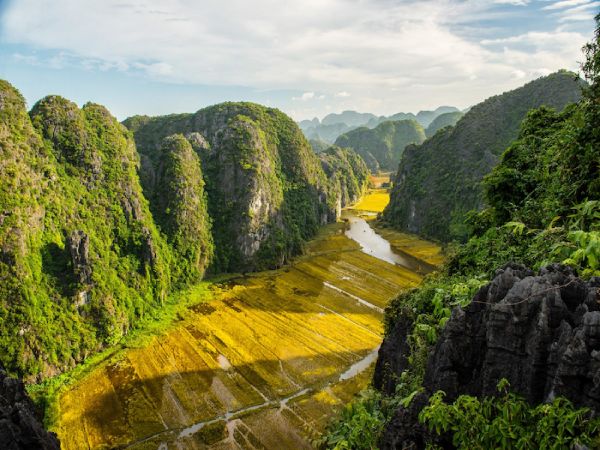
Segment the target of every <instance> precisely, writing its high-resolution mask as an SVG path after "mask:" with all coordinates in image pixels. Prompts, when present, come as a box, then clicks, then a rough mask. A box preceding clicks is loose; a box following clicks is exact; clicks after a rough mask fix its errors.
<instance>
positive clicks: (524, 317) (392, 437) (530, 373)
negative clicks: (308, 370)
mask: <svg viewBox="0 0 600 450" xmlns="http://www.w3.org/2000/svg"><path fill="white" fill-rule="evenodd" d="M599 287H600V279H598V278H593V279H591V280H590V281H583V280H581V279H580V278H578V277H577V276H576V275H575V273H574V272H573V270H572V269H570V268H568V267H565V266H559V265H551V266H548V267H546V268H544V269H542V270H540V272H539V273H538V274H535V273H534V272H532V271H531V270H528V269H526V268H524V267H521V266H518V265H507V266H506V267H504V268H502V269H500V270H499V271H498V272H497V273H496V276H495V278H494V279H493V280H492V282H491V283H489V284H488V285H486V286H485V287H483V288H482V289H481V290H480V291H479V292H478V293H477V294H476V295H475V297H474V298H473V301H472V303H471V304H470V305H469V306H468V307H466V308H465V309H461V308H460V307H457V308H455V309H454V310H453V311H452V316H451V318H450V320H449V321H448V323H447V324H446V326H445V328H444V330H443V332H442V333H441V335H440V337H439V339H438V342H437V344H436V346H435V350H434V352H433V353H432V355H431V356H430V358H429V361H428V364H427V369H426V372H425V378H424V383H423V385H424V388H425V394H424V396H425V398H426V397H427V396H429V395H431V394H432V393H434V392H436V391H438V390H443V391H444V392H446V394H447V397H446V399H447V401H453V400H454V399H456V398H457V397H458V396H459V395H462V394H468V395H472V396H477V397H485V396H493V395H495V394H496V393H497V390H496V386H497V384H498V382H499V381H500V380H501V379H503V378H506V379H507V380H508V382H509V383H510V387H511V390H512V391H514V392H516V393H518V394H520V395H522V396H523V397H525V398H526V399H527V400H528V401H529V402H530V403H532V404H537V403H541V402H546V401H550V400H552V399H553V398H554V397H557V396H563V397H566V398H568V399H569V400H571V401H572V402H573V403H574V404H575V405H576V406H577V407H584V406H585V407H589V408H592V409H593V410H595V411H599V412H600V295H599V290H598V288H599ZM406 325H407V324H406V322H405V321H404V320H402V319H400V320H398V321H397V322H396V324H395V326H394V327H393V329H392V330H391V332H390V333H389V334H388V336H387V337H386V339H385V342H384V344H383V345H382V347H381V350H380V355H379V361H378V366H377V371H376V374H375V384H376V386H377V387H378V388H380V389H383V390H384V391H386V392H387V393H391V392H393V389H394V382H393V379H394V375H396V376H397V375H399V374H400V373H401V372H402V371H403V370H404V369H405V368H406V360H405V358H406V354H402V353H397V352H402V351H405V350H406V336H407V333H408V332H410V327H407V326H406ZM385 370H387V372H385ZM423 404H424V403H423V400H420V403H419V402H417V403H413V404H412V405H411V407H410V409H409V410H406V409H402V408H401V409H400V410H398V411H397V413H396V415H395V417H394V419H393V420H392V421H391V423H390V424H389V426H388V428H387V430H386V432H385V434H384V437H383V442H382V448H404V447H403V445H404V446H405V445H407V444H408V443H410V442H414V443H415V444H419V443H422V441H423V436H424V435H423V433H424V430H423V429H422V428H421V427H420V425H419V424H418V423H416V422H415V418H416V414H418V410H419V409H420V408H421V407H422V405H423ZM402 433H405V434H404V435H402ZM399 443H401V444H402V445H400V444H399ZM417 448H422V445H417Z"/></svg>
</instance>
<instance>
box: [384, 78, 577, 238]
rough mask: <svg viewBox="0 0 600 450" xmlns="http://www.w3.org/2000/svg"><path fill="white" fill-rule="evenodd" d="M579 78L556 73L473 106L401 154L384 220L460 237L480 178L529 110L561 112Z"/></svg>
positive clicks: (476, 204)
mask: <svg viewBox="0 0 600 450" xmlns="http://www.w3.org/2000/svg"><path fill="white" fill-rule="evenodd" d="M581 87H582V81H581V80H579V79H578V78H577V77H576V75H575V74H572V73H569V72H564V71H561V72H558V73H555V74H552V75H549V76H547V77H543V78H540V79H538V80H535V81H532V82H530V83H528V84H526V85H525V86H523V87H521V88H519V89H516V90H514V91H510V92H507V93H504V94H502V95H498V96H495V97H492V98H489V99H487V100H486V101H484V102H482V103H480V104H478V105H476V106H474V107H473V108H472V109H471V110H470V111H469V112H468V113H467V114H465V116H464V117H463V118H462V119H461V120H460V121H459V122H458V123H457V124H456V126H454V127H451V128H446V129H443V130H441V131H439V132H438V133H436V134H435V135H434V136H432V137H431V138H430V139H428V140H427V141H425V142H424V143H423V144H422V145H420V146H409V147H407V148H406V150H405V152H404V156H403V157H402V160H401V162H400V166H399V168H398V173H397V175H396V179H395V185H394V189H393V190H392V193H391V201H390V204H389V206H388V208H387V209H386V211H385V212H384V217H385V220H386V221H387V222H389V223H390V224H392V225H393V226H395V227H398V228H401V229H405V230H408V231H410V232H413V233H417V234H420V235H423V236H426V237H429V238H434V239H439V240H442V241H450V240H453V239H457V240H464V239H465V238H466V236H467V233H468V229H467V227H466V225H465V224H464V219H465V215H466V213H467V212H468V211H469V210H471V209H481V208H482V207H483V191H482V187H481V180H482V178H483V177H484V176H485V175H487V174H488V173H489V172H490V171H491V170H492V168H493V167H494V166H495V165H496V164H497V163H498V160H499V157H500V155H501V153H502V152H503V151H504V149H505V148H506V147H507V145H508V144H509V143H510V142H511V140H513V139H514V138H516V137H517V135H518V132H519V125H520V123H521V121H522V120H523V119H524V118H525V116H526V115H527V112H528V111H529V110H530V109H532V108H537V107H540V106H542V105H546V106H549V107H552V108H555V109H557V110H562V109H563V108H564V107H565V106H566V105H567V104H569V103H572V102H576V101H578V100H579V99H580V97H581V94H580V92H581Z"/></svg>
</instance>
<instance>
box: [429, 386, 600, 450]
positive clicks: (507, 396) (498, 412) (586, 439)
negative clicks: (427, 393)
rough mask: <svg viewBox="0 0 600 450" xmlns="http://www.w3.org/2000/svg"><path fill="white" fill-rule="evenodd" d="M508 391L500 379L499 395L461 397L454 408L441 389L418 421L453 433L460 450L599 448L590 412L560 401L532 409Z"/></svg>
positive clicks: (599, 421)
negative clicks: (447, 401)
mask: <svg viewBox="0 0 600 450" xmlns="http://www.w3.org/2000/svg"><path fill="white" fill-rule="evenodd" d="M509 388H510V386H508V384H507V382H506V380H502V381H501V382H500V383H499V384H498V390H499V391H500V393H501V395H500V396H499V397H487V398H484V399H482V400H479V399H478V398H476V397H471V396H469V395H461V396H460V397H458V398H457V399H456V400H455V401H454V403H452V404H450V405H449V404H446V403H444V393H443V392H442V391H439V392H437V393H435V394H434V395H433V396H432V397H431V398H430V399H429V405H428V406H426V407H425V408H423V410H422V411H421V414H420V416H419V419H420V420H421V421H422V422H423V423H425V424H426V425H427V426H428V427H429V428H430V429H432V430H433V431H435V432H436V433H438V434H440V433H452V435H453V438H452V443H453V444H454V446H455V447H456V448H457V449H461V450H487V449H490V448H494V449H502V450H509V449H519V450H526V449H531V450H560V449H570V448H577V447H580V446H586V447H588V448H598V446H600V418H598V417H593V415H592V414H591V411H590V410H589V409H585V408H583V409H575V408H574V407H573V405H572V404H571V402H569V401H568V400H566V399H564V398H560V397H559V398H555V399H554V400H553V401H552V402H551V403H546V404H540V405H537V406H535V407H531V405H529V404H528V403H527V402H526V401H525V400H524V399H523V398H521V397H519V396H518V395H515V394H513V393H511V392H510V391H509ZM430 448H431V449H432V450H434V449H435V448H436V447H435V446H434V445H431V446H430Z"/></svg>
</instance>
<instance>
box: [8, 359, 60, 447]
mask: <svg viewBox="0 0 600 450" xmlns="http://www.w3.org/2000/svg"><path fill="white" fill-rule="evenodd" d="M0 448H2V449H4V450H26V449H27V450H33V449H40V450H59V449H60V443H59V441H58V439H57V438H56V435H55V434H54V433H49V432H48V431H46V430H45V429H44V427H43V426H42V423H41V421H40V419H39V417H38V414H37V413H36V410H35V406H34V404H33V402H32V401H31V399H30V398H29V396H28V395H27V393H26V392H25V387H24V385H23V383H22V382H21V381H20V380H17V379H15V378H10V377H8V376H7V375H6V372H4V370H2V369H0Z"/></svg>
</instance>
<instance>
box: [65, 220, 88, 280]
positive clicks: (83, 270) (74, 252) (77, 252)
mask: <svg viewBox="0 0 600 450" xmlns="http://www.w3.org/2000/svg"><path fill="white" fill-rule="evenodd" d="M66 245H67V247H68V249H69V253H70V254H71V261H72V263H73V271H74V272H75V275H76V276H77V278H78V280H79V282H80V283H81V284H90V283H91V282H92V264H91V263H90V238H89V237H88V235H87V234H85V232H83V231H81V230H75V231H73V232H72V233H71V234H70V235H69V237H68V238H67V244H66Z"/></svg>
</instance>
